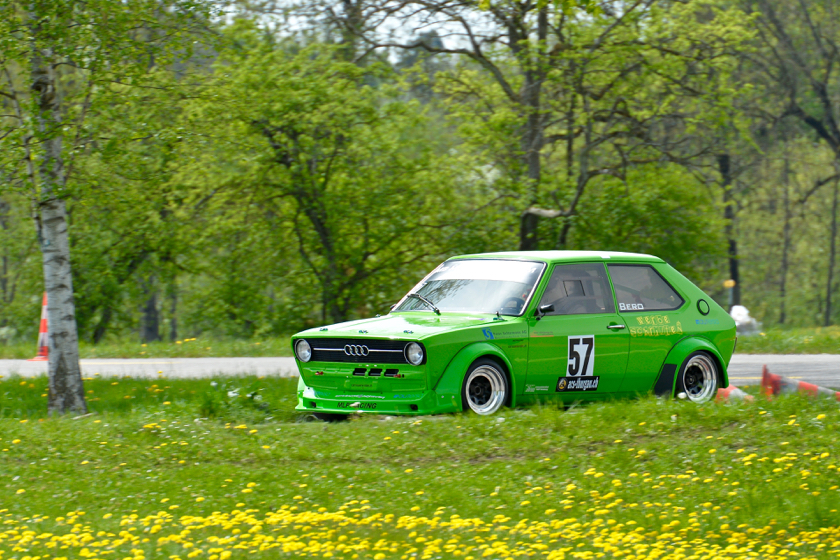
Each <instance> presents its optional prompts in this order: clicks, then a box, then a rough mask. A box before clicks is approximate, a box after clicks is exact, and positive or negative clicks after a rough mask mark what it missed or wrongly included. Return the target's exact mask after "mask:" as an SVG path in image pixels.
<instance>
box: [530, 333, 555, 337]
mask: <svg viewBox="0 0 840 560" xmlns="http://www.w3.org/2000/svg"><path fill="white" fill-rule="evenodd" d="M552 336H554V333H553V332H551V331H533V332H532V333H531V337H532V338H542V337H545V338H549V337H552Z"/></svg>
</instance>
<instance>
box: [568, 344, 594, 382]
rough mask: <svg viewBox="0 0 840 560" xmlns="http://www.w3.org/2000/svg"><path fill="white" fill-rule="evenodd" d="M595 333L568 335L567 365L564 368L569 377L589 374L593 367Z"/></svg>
mask: <svg viewBox="0 0 840 560" xmlns="http://www.w3.org/2000/svg"><path fill="white" fill-rule="evenodd" d="M594 351H595V335H592V334H584V335H577V336H570V337H569V366H568V368H567V370H566V372H567V374H568V375H569V376H570V377H577V376H579V375H585V376H590V375H592V372H593V370H594V369H595V355H594Z"/></svg>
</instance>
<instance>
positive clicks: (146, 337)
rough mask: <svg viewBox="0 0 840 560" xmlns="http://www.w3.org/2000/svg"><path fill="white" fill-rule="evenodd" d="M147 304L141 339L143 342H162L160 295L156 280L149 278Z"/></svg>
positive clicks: (144, 310)
mask: <svg viewBox="0 0 840 560" xmlns="http://www.w3.org/2000/svg"><path fill="white" fill-rule="evenodd" d="M147 286H148V287H147V289H145V290H144V292H145V293H146V295H147V298H146V304H145V305H144V306H143V319H142V321H141V326H140V337H141V338H142V339H143V342H158V341H160V314H159V313H158V297H157V296H158V294H157V288H156V286H155V281H154V278H149V283H148V284H147Z"/></svg>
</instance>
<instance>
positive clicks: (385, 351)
mask: <svg viewBox="0 0 840 560" xmlns="http://www.w3.org/2000/svg"><path fill="white" fill-rule="evenodd" d="M308 342H309V344H310V346H312V361H313V362H343V363H351V364H407V363H408V362H407V361H406V359H405V354H404V350H405V345H406V344H408V341H405V340H375V339H369V338H367V339H365V338H363V339H351V338H312V339H309V340H308ZM365 354H367V355H365ZM423 361H424V362H425V356H424V359H423Z"/></svg>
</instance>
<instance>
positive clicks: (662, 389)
mask: <svg viewBox="0 0 840 560" xmlns="http://www.w3.org/2000/svg"><path fill="white" fill-rule="evenodd" d="M697 350H703V351H704V352H708V353H709V354H711V355H712V357H713V358H714V359H715V361H716V362H717V365H718V368H720V379H719V380H718V381H719V382H720V385H719V387H720V388H721V389H726V388H727V387H729V373H728V372H727V370H726V362H724V360H723V358H722V357H721V355H720V352H718V349H717V348H715V346H714V344H712V343H711V342H709V341H708V340H706V339H705V338H700V337H688V338H684V339H682V340H680V341H679V342H678V343H677V344H675V345H674V347H673V348H671V351H670V352H668V356H667V357H666V358H665V362H664V363H663V364H662V369H660V371H659V377H658V378H657V380H656V384H655V385H654V387H653V392H654V393H655V394H656V395H658V396H668V397H671V396H674V393H675V392H676V390H677V373H678V371H679V368H680V367H681V366H682V364H683V362H684V361H685V359H686V358H687V357H688V356H689V354H691V353H692V352H696V351H697Z"/></svg>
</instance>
